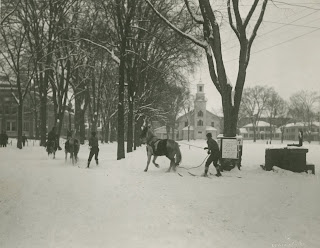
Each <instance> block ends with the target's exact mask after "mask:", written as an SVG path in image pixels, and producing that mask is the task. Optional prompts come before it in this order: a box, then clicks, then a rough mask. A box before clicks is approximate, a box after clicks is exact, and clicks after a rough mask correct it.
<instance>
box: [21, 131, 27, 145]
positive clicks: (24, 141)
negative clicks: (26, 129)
mask: <svg viewBox="0 0 320 248" xmlns="http://www.w3.org/2000/svg"><path fill="white" fill-rule="evenodd" d="M26 141H27V137H26V134H23V135H22V144H23V146H26Z"/></svg>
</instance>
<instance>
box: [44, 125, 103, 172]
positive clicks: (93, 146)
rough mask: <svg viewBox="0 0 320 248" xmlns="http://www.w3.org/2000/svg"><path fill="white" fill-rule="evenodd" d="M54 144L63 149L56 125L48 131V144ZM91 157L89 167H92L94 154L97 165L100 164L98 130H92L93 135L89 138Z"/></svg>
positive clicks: (55, 146) (57, 148)
mask: <svg viewBox="0 0 320 248" xmlns="http://www.w3.org/2000/svg"><path fill="white" fill-rule="evenodd" d="M69 133H70V135H73V134H72V132H71V131H70V132H69ZM49 145H52V146H53V147H54V149H55V150H61V147H60V145H59V137H58V134H57V132H56V127H53V128H52V130H51V131H50V132H49V133H48V139H47V143H46V146H49ZM89 149H90V153H89V157H88V162H87V168H89V167H90V163H91V160H92V158H93V156H94V159H95V161H96V165H98V164H99V160H98V155H99V141H98V138H97V136H96V132H91V137H90V138H89Z"/></svg>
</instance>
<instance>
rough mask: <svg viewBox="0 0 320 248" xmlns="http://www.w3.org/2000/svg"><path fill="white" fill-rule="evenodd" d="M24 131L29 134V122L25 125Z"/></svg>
mask: <svg viewBox="0 0 320 248" xmlns="http://www.w3.org/2000/svg"><path fill="white" fill-rule="evenodd" d="M23 131H26V132H29V122H24V123H23Z"/></svg>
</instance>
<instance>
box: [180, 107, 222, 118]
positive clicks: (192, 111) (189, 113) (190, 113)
mask: <svg viewBox="0 0 320 248" xmlns="http://www.w3.org/2000/svg"><path fill="white" fill-rule="evenodd" d="M206 111H207V113H209V114H211V115H213V116H215V117H217V118H222V117H220V116H218V115H216V114H214V113H212V112H210V111H209V110H206ZM193 113H194V109H193V110H191V111H190V112H188V113H186V114H183V115H181V116H179V117H178V118H177V121H179V120H181V119H182V118H185V117H186V115H192V114H193Z"/></svg>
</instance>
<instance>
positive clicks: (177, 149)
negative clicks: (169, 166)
mask: <svg viewBox="0 0 320 248" xmlns="http://www.w3.org/2000/svg"><path fill="white" fill-rule="evenodd" d="M181 159H182V156H181V151H180V148H179V144H178V143H177V142H176V166H179V164H180V162H181Z"/></svg>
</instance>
